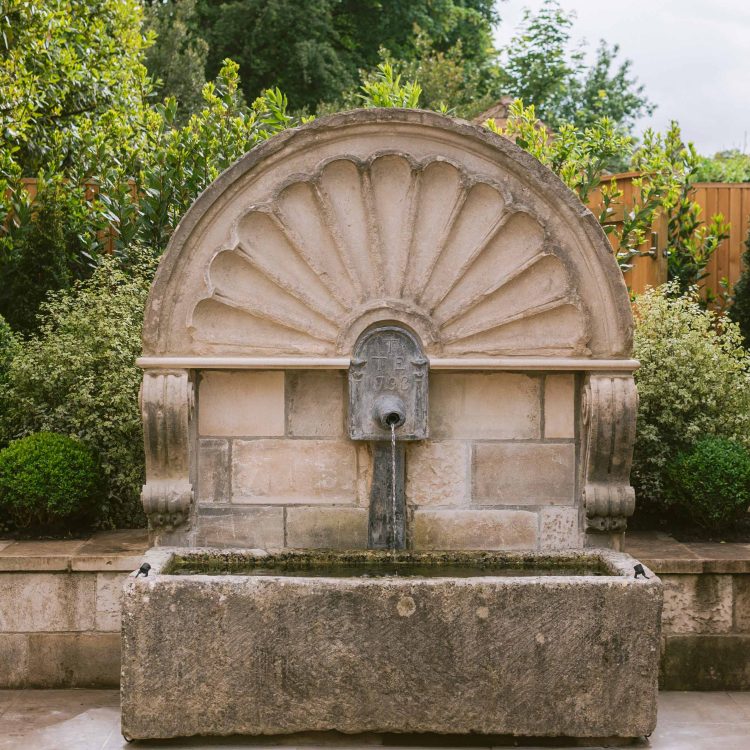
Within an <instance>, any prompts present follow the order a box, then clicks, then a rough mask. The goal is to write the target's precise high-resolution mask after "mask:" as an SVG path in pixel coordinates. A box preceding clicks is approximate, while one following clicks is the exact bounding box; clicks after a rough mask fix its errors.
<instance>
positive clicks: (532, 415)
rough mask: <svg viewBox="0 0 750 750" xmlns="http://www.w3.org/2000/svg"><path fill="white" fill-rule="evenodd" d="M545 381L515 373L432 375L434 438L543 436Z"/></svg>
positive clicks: (431, 403) (517, 437) (431, 421)
mask: <svg viewBox="0 0 750 750" xmlns="http://www.w3.org/2000/svg"><path fill="white" fill-rule="evenodd" d="M540 412H541V379H540V378H537V377H529V376H528V375H517V374H515V373H504V372H503V373H482V374H479V373H471V374H463V373H461V374H448V373H441V372H436V373H432V374H431V376H430V416H429V419H430V437H431V438H433V439H439V438H474V439H481V438H501V439H507V438H514V439H527V438H539V437H540V429H541V428H540V425H541V414H540Z"/></svg>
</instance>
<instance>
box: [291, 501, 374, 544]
mask: <svg viewBox="0 0 750 750" xmlns="http://www.w3.org/2000/svg"><path fill="white" fill-rule="evenodd" d="M286 546H287V547H297V548H307V547H311V548H324V549H362V548H366V547H367V511H366V510H365V509H363V508H320V507H315V508H305V507H291V508H287V511H286Z"/></svg>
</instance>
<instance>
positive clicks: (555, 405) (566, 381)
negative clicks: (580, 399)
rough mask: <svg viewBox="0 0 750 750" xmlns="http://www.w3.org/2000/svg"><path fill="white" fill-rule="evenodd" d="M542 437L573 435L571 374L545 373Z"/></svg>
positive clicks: (573, 390)
mask: <svg viewBox="0 0 750 750" xmlns="http://www.w3.org/2000/svg"><path fill="white" fill-rule="evenodd" d="M544 437H545V438H572V437H575V377H574V376H573V375H547V377H546V378H545V379H544Z"/></svg>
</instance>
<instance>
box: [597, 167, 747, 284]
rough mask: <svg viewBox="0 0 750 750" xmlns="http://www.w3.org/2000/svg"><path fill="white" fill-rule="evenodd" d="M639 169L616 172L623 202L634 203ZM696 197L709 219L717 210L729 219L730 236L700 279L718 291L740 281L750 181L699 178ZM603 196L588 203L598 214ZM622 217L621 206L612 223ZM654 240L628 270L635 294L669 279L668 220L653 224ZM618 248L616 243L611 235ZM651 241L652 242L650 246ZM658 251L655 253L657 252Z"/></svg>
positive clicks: (694, 190) (706, 220) (704, 215)
mask: <svg viewBox="0 0 750 750" xmlns="http://www.w3.org/2000/svg"><path fill="white" fill-rule="evenodd" d="M634 177H637V174H636V173H633V172H626V173H623V174H619V175H614V179H615V180H616V181H617V185H618V187H619V188H620V190H622V192H623V198H622V200H623V204H624V205H626V206H627V205H632V199H633V185H632V181H633V178H634ZM692 197H693V200H694V201H695V202H696V203H698V205H700V207H701V215H700V218H701V219H702V220H703V221H705V222H708V221H710V220H711V217H712V216H713V215H714V214H717V213H721V214H723V215H724V221H727V222H729V223H730V225H731V226H730V230H729V237H728V238H727V239H726V240H724V241H723V242H721V243H720V244H719V247H718V248H717V249H716V252H715V253H714V255H713V257H712V258H711V260H710V261H709V263H708V266H707V268H706V271H707V274H708V275H707V276H706V278H705V279H704V280H703V282H702V283H701V286H702V287H704V288H705V289H707V290H708V289H710V290H711V291H712V292H713V293H715V294H717V293H719V292H721V291H722V280H723V279H726V280H727V281H728V282H729V288H730V290H731V288H732V287H733V286H734V284H736V283H737V279H739V277H740V273H741V272H742V253H743V252H744V251H745V240H746V238H747V234H748V230H749V229H750V183H748V182H738V183H729V182H697V183H695V185H694V188H693V196H692ZM600 201H601V197H600V195H599V193H598V191H595V192H593V193H592V195H591V199H590V200H589V207H590V208H591V209H592V211H594V213H595V214H596V215H598V208H599V205H600ZM621 218H622V210H620V211H619V212H618V211H615V212H614V213H613V214H612V217H611V223H613V224H617V223H618V221H617V220H618V219H620V220H621ZM652 231H653V233H654V236H652V242H651V243H646V244H645V245H644V246H643V247H642V248H641V251H642V252H643V251H645V252H649V251H651V252H650V254H649V255H646V256H640V257H636V258H634V259H633V268H632V269H631V270H630V271H628V272H626V273H625V282H626V283H627V285H628V288H629V289H630V290H631V291H632V292H633V293H635V294H638V293H640V292H642V291H644V290H645V289H646V288H647V287H649V286H658V285H659V284H662V283H664V282H665V281H666V280H667V263H666V256H665V251H666V248H667V222H666V219H665V218H664V217H659V218H657V220H656V221H655V222H654V226H653V227H652ZM610 241H611V242H612V246H613V248H614V249H615V250H617V243H616V240H614V238H613V236H612V235H610ZM649 244H650V246H649ZM654 251H655V254H654Z"/></svg>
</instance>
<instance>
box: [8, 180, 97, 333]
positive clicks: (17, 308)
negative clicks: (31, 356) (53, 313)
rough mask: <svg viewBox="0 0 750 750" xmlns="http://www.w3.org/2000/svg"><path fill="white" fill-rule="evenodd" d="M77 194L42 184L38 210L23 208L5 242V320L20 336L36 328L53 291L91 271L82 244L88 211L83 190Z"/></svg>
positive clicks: (59, 185) (57, 184)
mask: <svg viewBox="0 0 750 750" xmlns="http://www.w3.org/2000/svg"><path fill="white" fill-rule="evenodd" d="M78 192H80V193H81V196H80V197H79V196H77V195H75V191H73V190H70V189H69V188H68V187H66V186H64V185H63V184H62V183H61V182H60V181H59V180H53V181H52V182H51V183H50V184H46V185H45V184H43V183H42V184H40V185H39V193H38V194H37V196H36V198H35V200H34V203H33V205H31V204H30V203H27V204H26V205H24V206H23V207H22V208H21V207H18V209H19V210H17V211H16V213H15V215H14V216H13V218H12V221H13V222H15V223H16V226H15V227H14V230H15V231H12V232H9V233H8V236H7V237H6V238H5V240H6V241H5V242H3V243H2V244H3V245H4V251H5V252H4V253H3V256H1V257H2V262H0V276H1V277H2V278H3V284H2V287H0V315H3V316H5V319H6V320H7V321H8V322H9V323H10V325H11V326H12V327H13V328H14V329H15V330H16V331H21V332H29V331H31V330H33V329H34V328H35V326H36V323H37V320H36V316H37V313H38V311H39V306H40V305H41V303H42V302H43V301H44V298H45V296H46V294H47V292H48V291H56V290H58V289H66V288H67V287H69V286H70V285H71V283H73V281H74V280H75V279H80V278H84V277H86V276H88V275H89V274H90V272H91V267H90V266H89V265H88V263H87V262H86V256H85V248H86V245H85V243H84V241H83V240H82V235H83V233H84V231H85V229H84V228H85V226H86V225H87V224H88V222H89V219H88V216H87V213H88V210H89V208H88V206H87V205H86V202H85V200H84V198H83V195H82V194H83V192H84V191H83V190H80V191H78ZM11 237H12V239H11Z"/></svg>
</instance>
